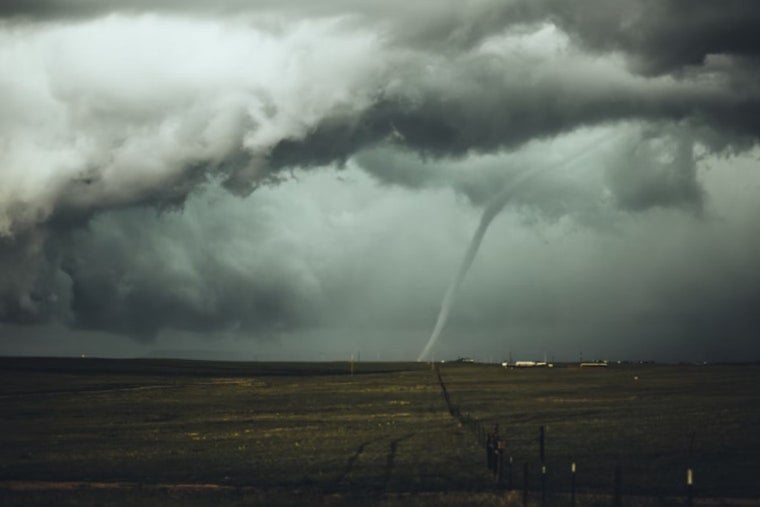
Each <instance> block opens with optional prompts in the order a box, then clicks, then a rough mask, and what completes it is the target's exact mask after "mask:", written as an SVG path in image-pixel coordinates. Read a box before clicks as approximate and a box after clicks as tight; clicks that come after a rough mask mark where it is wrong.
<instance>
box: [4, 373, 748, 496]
mask: <svg viewBox="0 0 760 507" xmlns="http://www.w3.org/2000/svg"><path fill="white" fill-rule="evenodd" d="M349 373H350V367H349V365H348V364H347V363H226V362H198V361H172V360H133V361H126V360H99V359H28V358H23V359H22V358H2V359H0V380H1V381H2V384H1V385H2V387H1V388H0V400H2V404H1V405H0V443H1V444H2V445H1V446H0V504H1V505H220V504H223V505H367V504H372V505H520V503H521V496H520V495H518V494H512V495H507V494H505V493H504V492H502V491H500V490H498V489H497V488H496V487H495V485H494V480H493V478H492V476H491V475H489V473H488V472H487V469H486V467H485V457H484V451H483V450H482V448H481V447H480V446H479V444H478V441H477V438H476V435H475V433H474V432H473V431H472V428H471V427H469V426H468V425H462V424H460V422H459V421H458V420H457V419H456V418H453V417H452V416H451V415H450V414H449V411H448V408H447V406H446V404H445V402H444V400H443V397H442V395H441V387H440V385H439V383H438V378H437V375H436V373H435V371H433V370H432V368H431V367H430V365H427V364H420V363H406V364H404V363H358V364H356V365H355V374H354V375H350V374H349ZM440 373H441V378H442V379H443V380H444V382H445V385H446V387H447V390H448V392H449V396H450V401H451V403H452V404H453V405H456V407H457V408H458V409H459V411H460V413H461V414H466V415H467V416H469V417H471V418H472V419H473V420H477V421H480V422H481V423H482V424H483V425H484V426H489V427H490V426H491V425H492V424H494V423H498V424H499V429H500V433H501V434H502V436H504V437H505V438H506V439H507V441H508V444H509V452H510V455H512V456H513V459H514V460H515V463H520V464H522V463H524V462H529V463H530V466H531V467H532V468H531V469H532V470H536V471H537V470H538V443H537V442H538V439H537V437H538V427H539V426H541V425H543V426H545V429H546V460H547V467H548V473H547V478H548V489H549V492H550V493H551V494H552V495H550V498H549V501H550V503H552V504H554V505H560V504H567V497H565V496H555V495H553V494H554V493H557V492H567V491H568V490H569V474H568V473H566V471H567V470H569V463H570V461H576V462H577V464H578V465H577V466H578V474H577V479H578V487H579V489H580V490H581V492H582V493H583V494H584V496H583V497H582V498H581V500H580V502H579V505H610V497H608V496H604V495H608V494H609V493H610V491H611V484H612V473H613V472H612V471H613V469H614V467H615V466H616V465H619V466H620V467H621V470H622V473H623V486H624V493H625V494H626V495H627V496H626V499H627V500H626V501H627V503H625V505H664V504H672V505H678V504H680V502H681V499H682V498H683V492H684V490H685V486H684V481H685V469H686V467H687V466H688V465H689V464H691V465H692V466H693V468H694V470H695V480H696V486H695V492H696V494H697V496H698V498H704V497H706V496H707V497H711V498H713V500H711V503H710V505H720V504H725V505H739V504H748V505H752V504H754V505H758V504H760V502H757V501H756V499H757V498H760V481H758V480H757V477H760V431H759V430H758V428H760V389H758V388H757V386H758V385H760V384H759V383H758V381H760V367H757V366H749V365H747V366H738V365H737V366H699V367H692V366H636V367H632V366H629V367H618V368H612V367H611V368H607V369H604V370H585V369H584V370H581V369H578V368H554V369H551V370H549V369H542V370H507V369H504V368H500V367H495V366H487V365H454V364H444V365H440ZM692 435H693V443H692ZM690 447H691V452H689V448H690ZM516 470H517V468H516ZM521 471H522V468H521V467H520V468H519V473H518V472H516V473H515V477H514V481H515V484H516V485H517V484H521V475H520V474H521ZM534 487H538V479H537V476H536V478H535V479H534ZM593 495H598V496H596V497H595V496H593ZM631 495H637V496H643V497H644V498H636V497H634V496H631ZM665 497H677V498H678V499H676V500H665V499H664V498H665ZM726 497H732V498H739V499H744V500H736V501H731V502H729V501H727V500H721V499H723V498H726ZM532 498H533V499H534V501H537V500H536V499H537V498H538V497H537V494H536V493H533V494H532ZM700 501H701V502H704V500H700ZM727 502H728V503H727ZM737 502H739V503H737Z"/></svg>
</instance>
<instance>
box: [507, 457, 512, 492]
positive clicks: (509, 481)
mask: <svg viewBox="0 0 760 507" xmlns="http://www.w3.org/2000/svg"><path fill="white" fill-rule="evenodd" d="M507 466H508V467H509V468H508V469H507V490H509V491H512V456H510V457H509V462H508V464H507Z"/></svg>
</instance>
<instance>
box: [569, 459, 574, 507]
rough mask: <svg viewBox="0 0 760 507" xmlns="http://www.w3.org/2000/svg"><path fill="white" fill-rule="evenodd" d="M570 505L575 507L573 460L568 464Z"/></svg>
mask: <svg viewBox="0 0 760 507" xmlns="http://www.w3.org/2000/svg"><path fill="white" fill-rule="evenodd" d="M570 506H571V507H575V461H573V462H572V463H571V464H570Z"/></svg>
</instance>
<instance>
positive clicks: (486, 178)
mask: <svg viewBox="0 0 760 507" xmlns="http://www.w3.org/2000/svg"><path fill="white" fill-rule="evenodd" d="M141 14H149V15H148V16H141ZM0 17H2V18H3V20H2V21H1V22H0V36H2V37H3V39H2V41H0V42H2V44H0V50H2V51H5V52H4V53H3V54H2V55H0V56H2V58H0V65H3V66H4V67H7V68H0V70H1V71H2V73H0V90H2V91H3V92H5V93H4V94H5V96H6V97H8V100H6V101H3V102H2V103H0V142H1V143H2V146H1V147H2V148H3V150H2V153H0V163H2V165H3V169H4V170H5V174H2V173H0V263H2V266H3V273H0V320H2V321H4V322H19V323H30V322H44V321H49V320H55V321H60V322H66V323H68V324H70V325H72V326H78V327H81V328H88V329H99V330H111V331H115V332H119V333H125V334H130V335H132V336H137V337H140V338H150V337H153V336H155V335H157V334H159V333H160V332H161V331H162V330H164V329H167V328H171V329H182V330H184V329H187V330H201V331H213V330H218V329H240V330H244V331H250V332H263V333H264V332H269V331H271V330H276V329H280V330H282V329H294V328H298V327H301V326H306V325H309V324H311V323H314V322H317V321H319V318H320V315H321V313H320V312H321V310H322V309H321V307H320V303H317V302H316V301H317V300H319V299H320V298H319V290H317V289H315V288H314V287H315V282H314V280H313V278H314V275H313V274H312V275H308V276H307V275H306V274H304V272H302V271H301V269H300V268H299V267H298V266H293V265H289V264H288V263H287V262H286V261H285V260H284V259H283V258H284V257H287V256H285V255H283V252H287V251H288V248H289V246H288V244H285V245H284V246H283V245H279V246H277V245H275V246H272V249H273V250H272V251H273V252H276V253H273V254H272V255H270V256H268V257H266V258H263V259H262V260H261V263H260V264H258V263H253V264H251V263H249V262H247V261H245V262H244V261H241V260H240V258H239V257H238V256H233V257H234V258H231V257H225V254H224V253H223V252H213V251H212V252H209V250H208V249H206V248H198V245H199V244H200V243H203V242H204V241H206V240H204V237H205V236H206V235H208V234H211V232H210V231H213V230H214V229H213V227H206V225H208V224H207V222H206V221H205V220H206V218H208V217H201V216H189V215H188V213H187V212H186V211H185V213H184V214H183V212H181V211H180V212H177V214H176V215H172V214H171V213H169V214H166V215H161V218H156V217H155V216H154V215H153V214H152V213H153V211H151V210H153V209H159V210H182V208H183V206H184V205H185V204H186V201H187V199H188V198H191V197H192V196H193V195H194V192H196V191H197V192H204V191H205V190H203V189H204V188H206V186H208V185H211V186H214V185H216V184H217V183H220V184H222V185H223V186H224V187H226V188H227V189H228V190H229V191H230V192H231V193H233V194H236V195H242V196H245V195H249V194H250V193H251V192H252V191H253V190H254V189H256V188H257V187H259V186H260V185H262V184H266V183H272V184H275V183H277V182H281V181H284V180H287V179H288V178H290V171H294V170H295V171H298V170H301V169H308V168H316V167H320V166H325V165H334V164H337V165H339V166H348V165H350V164H351V163H356V164H357V165H358V166H360V167H362V168H364V169H366V170H367V171H368V172H369V173H371V174H372V175H373V176H374V177H375V178H377V179H378V180H380V181H382V182H386V183H392V184H396V185H401V186H403V187H405V188H410V189H422V188H426V187H431V186H435V187H438V188H446V187H453V188H454V189H456V191H457V192H460V193H462V194H464V195H466V196H467V197H468V198H469V200H470V202H472V203H475V204H478V205H481V204H483V203H486V202H488V201H489V199H491V198H492V197H493V195H495V194H498V193H499V192H500V191H501V189H502V188H503V186H504V185H505V184H508V183H509V182H510V181H511V180H512V179H514V178H519V177H520V174H521V171H522V170H523V168H524V167H526V166H527V167H541V168H543V169H544V170H545V169H548V168H551V167H560V166H561V164H558V163H557V162H556V161H544V160H542V159H541V158H540V157H539V156H533V155H531V156H527V157H524V158H520V157H519V156H516V157H515V158H514V159H509V160H508V161H507V163H506V164H505V165H504V167H501V166H500V164H501V163H502V160H501V159H499V158H498V157H499V156H502V155H504V156H506V155H508V154H510V153H512V154H514V153H518V152H520V150H523V149H526V146H527V147H529V146H530V145H531V143H542V142H545V143H549V142H550V141H552V140H554V139H558V138H560V137H562V136H567V135H571V134H572V133H574V132H578V131H580V130H583V129H586V128H595V127H596V128H599V127H601V128H610V129H615V128H620V129H625V128H628V126H630V125H632V124H633V125H637V126H640V129H641V130H640V133H636V134H633V135H629V136H627V137H626V138H625V139H623V140H622V141H621V142H619V143H617V144H615V143H612V142H611V141H608V140H603V141H601V142H602V143H606V144H610V145H613V147H614V148H615V150H614V153H611V154H607V156H606V158H605V159H604V160H605V163H606V169H605V170H604V171H597V173H601V174H604V176H603V178H601V180H600V181H599V182H596V183H595V184H590V183H589V182H587V181H579V182H573V184H567V182H565V181H562V180H561V179H558V178H557V177H556V176H548V175H546V174H539V175H536V176H532V177H531V181H529V182H527V183H525V184H522V185H521V186H520V188H519V192H515V195H514V196H513V197H512V198H511V200H510V203H509V204H510V206H512V208H511V209H521V213H522V214H523V215H522V216H523V218H524V219H526V220H527V219H529V218H526V217H529V215H530V209H537V210H539V211H540V213H541V217H542V218H539V219H538V220H542V219H543V218H545V217H549V218H550V219H551V220H559V219H560V218H561V217H563V216H573V217H574V218H575V219H578V220H579V221H580V222H582V223H585V224H591V223H601V222H603V221H604V219H603V218H601V217H602V214H603V213H608V214H610V215H614V214H615V213H620V212H623V213H628V212H645V211H647V210H653V209H669V208H670V209H678V210H687V211H688V212H689V213H690V214H691V215H692V216H695V217H699V216H702V215H703V214H704V212H705V210H706V209H707V208H709V202H708V198H707V197H706V193H705V190H704V189H703V187H702V185H701V183H700V178H699V170H698V163H699V155H698V151H699V150H704V151H706V152H710V153H722V154H729V153H739V152H741V151H742V150H747V149H751V148H753V147H754V146H756V143H757V139H758V136H760V89H758V87H757V86H756V85H755V83H756V82H757V81H756V79H757V78H758V76H760V72H758V70H759V69H760V66H759V65H758V59H757V57H758V51H760V49H759V48H760V41H759V40H758V37H760V36H759V35H758V34H757V30H756V26H757V25H758V24H760V6H756V5H755V4H751V3H747V2H720V3H718V2H711V3H700V4H694V3H693V2H685V1H679V0H670V1H659V2H658V1H646V0H641V1H627V2H622V1H621V2H609V1H602V0H588V1H577V2H565V1H559V0H530V1H529V0H525V1H517V0H516V1H511V2H489V1H483V2H472V3H463V2H454V1H451V2H401V1H398V2H372V3H361V4H360V3H357V2H351V1H347V0H346V1H332V2H329V1H328V2H308V3H304V4H303V5H295V4H290V5H285V6H283V5H282V2H274V1H262V2H253V3H251V2H243V1H228V2H221V3H207V2H167V1H159V2H147V1H144V2H143V1H131V2H115V1H95V0H78V1H72V2H59V1H52V0H48V1H43V0H31V1H24V2H21V1H19V2H3V3H1V4H0ZM489 156H494V157H497V158H496V159H494V160H493V161H492V164H493V167H494V168H493V169H490V168H489V169H483V170H477V171H475V170H472V171H468V170H467V167H469V164H474V163H476V162H473V161H474V160H478V159H479V158H481V159H482V158H483V157H489ZM490 163H491V162H489V164H490ZM595 163H597V164H598V161H596V162H595ZM595 167H596V166H595ZM558 172H559V171H558ZM604 191H608V192H609V193H610V196H611V199H610V203H611V204H612V205H614V206H615V207H616V209H612V207H611V206H610V207H606V205H607V203H601V204H600V203H599V202H595V201H594V199H595V196H596V197H598V195H599V194H602V193H603V192H604ZM254 198H255V194H254ZM592 201H593V203H592V204H587V203H588V202H592ZM526 210H528V211H526ZM258 211H259V212H260V211H261V210H258ZM283 212H284V213H288V212H287V211H283ZM581 215H585V218H583V219H580V218H578V217H580V216H581ZM167 217H175V218H167ZM181 217H184V218H181ZM191 219H192V220H195V221H196V222H197V223H199V224H206V225H203V226H198V228H197V229H193V228H192V227H190V226H189V225H188V224H187V223H186V221H187V220H191ZM238 219H239V220H243V218H241V217H238ZM253 228H254V229H256V228H255V227H253ZM253 234H254V236H255V235H256V233H253ZM233 236H234V235H233ZM274 237H279V236H278V234H275V233H273V232H272V231H268V232H266V233H262V242H261V244H258V243H257V242H256V241H255V240H253V241H251V242H249V243H246V244H245V245H243V246H244V247H245V248H246V249H250V251H248V250H246V251H245V253H246V255H247V256H248V257H252V258H257V255H260V254H261V251H263V250H266V244H267V243H266V242H267V240H268V239H267V238H269V239H270V240H271V238H274ZM251 243H252V244H253V245H255V248H254V247H253V246H251ZM261 249H263V250H261ZM242 257H246V256H242ZM248 257H246V258H248ZM305 272H306V273H309V272H310V271H309V270H305ZM332 276H335V277H336V278H338V279H341V280H342V278H341V276H339V275H332ZM336 283H337V282H336ZM340 283H344V282H343V281H341V282H340ZM318 285H319V284H316V286H318ZM338 285H340V284H338ZM348 285H349V286H350V290H349V289H346V290H347V292H350V291H351V290H358V289H356V287H354V286H351V285H350V284H348ZM304 287H306V288H307V290H306V291H305V292H304ZM312 290H314V291H316V292H312ZM350 299H351V298H346V300H350ZM745 299H747V300H752V294H749V295H748V296H747V298H745ZM516 306H519V305H516ZM715 306H716V307H721V304H719V302H716V303H715ZM724 306H725V305H724ZM328 313H330V314H331V315H337V314H339V313H340V312H339V311H336V310H334V309H330V311H329V312H328ZM539 313H540V312H539ZM686 313H688V312H686ZM418 314H419V312H418ZM415 318H416V317H408V316H403V315H394V319H395V320H396V322H402V321H405V319H411V320H412V321H414V320H415ZM716 321H717V320H716ZM745 324H746V325H744V326H743V327H744V328H752V325H753V323H752V322H747V323H745ZM740 327H741V326H740Z"/></svg>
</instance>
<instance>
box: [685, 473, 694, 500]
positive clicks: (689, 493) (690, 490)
mask: <svg viewBox="0 0 760 507" xmlns="http://www.w3.org/2000/svg"><path fill="white" fill-rule="evenodd" d="M686 505H688V507H692V506H693V505H694V472H693V471H692V469H691V467H689V468H687V469H686Z"/></svg>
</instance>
